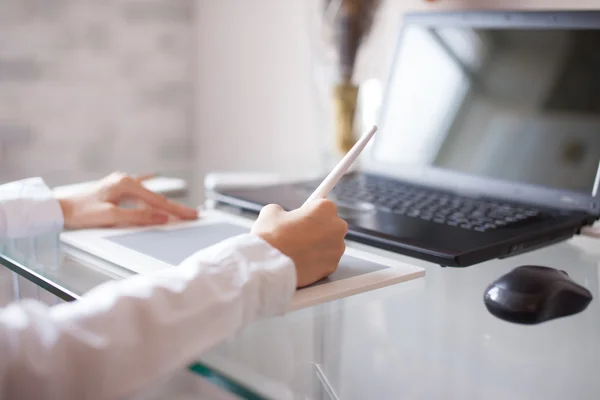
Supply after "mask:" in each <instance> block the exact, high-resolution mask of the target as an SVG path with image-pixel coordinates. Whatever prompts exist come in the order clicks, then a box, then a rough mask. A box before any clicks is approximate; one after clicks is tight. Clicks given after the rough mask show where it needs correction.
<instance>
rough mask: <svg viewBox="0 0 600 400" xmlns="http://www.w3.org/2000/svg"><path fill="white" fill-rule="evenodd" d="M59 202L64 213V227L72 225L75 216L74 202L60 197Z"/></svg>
mask: <svg viewBox="0 0 600 400" xmlns="http://www.w3.org/2000/svg"><path fill="white" fill-rule="evenodd" d="M57 200H58V204H60V209H61V211H62V214H63V221H64V227H65V228H67V229H68V228H70V227H71V220H72V216H73V203H72V202H71V201H70V200H69V199H67V198H58V199H57Z"/></svg>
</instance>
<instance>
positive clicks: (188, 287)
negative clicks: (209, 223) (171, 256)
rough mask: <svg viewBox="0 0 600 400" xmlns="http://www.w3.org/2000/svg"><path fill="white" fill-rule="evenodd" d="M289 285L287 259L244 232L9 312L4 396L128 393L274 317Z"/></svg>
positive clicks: (0, 342) (6, 316) (4, 331)
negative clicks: (158, 266)
mask: <svg viewBox="0 0 600 400" xmlns="http://www.w3.org/2000/svg"><path fill="white" fill-rule="evenodd" d="M295 279H296V278H295V270H294V266H293V263H292V262H291V260H290V259H288V258H287V257H285V256H283V255H282V254H281V253H279V252H278V251H277V250H275V249H274V248H272V247H271V246H269V245H267V244H266V243H265V242H264V241H262V240H261V239H259V238H257V237H254V236H251V235H244V236H241V237H237V238H233V239H230V240H229V241H226V242H223V243H221V244H219V245H216V246H213V247H211V248H209V249H206V250H205V251H202V252H200V253H197V254H196V255H195V256H192V257H190V258H189V259H188V260H186V261H184V263H183V264H182V265H181V266H180V267H175V268H174V269H171V270H168V271H165V272H163V273H161V274H158V275H154V276H152V277H149V276H144V277H142V276H138V277H135V278H133V279H130V280H127V281H120V282H112V283H109V284H106V285H103V286H102V287H99V288H97V289H95V290H93V291H92V292H90V293H89V294H88V295H86V296H84V297H83V298H82V299H80V300H79V301H77V302H74V303H69V304H65V305H61V306H58V307H55V308H54V309H48V308H45V307H43V306H41V305H39V304H37V303H36V304H28V305H24V306H14V307H13V308H11V309H7V310H6V311H4V313H3V314H2V315H1V316H0V321H1V323H2V325H1V327H0V329H2V336H1V337H0V345H2V346H4V347H5V349H6V350H5V351H3V352H2V353H3V354H5V356H3V357H2V361H0V378H2V382H3V387H4V389H5V390H4V393H3V394H4V397H5V398H41V397H43V398H47V399H51V398H57V399H59V398H60V399H67V398H86V399H89V398H102V399H107V398H108V399H112V398H119V397H122V396H125V395H129V394H131V393H133V392H135V391H137V390H139V389H141V388H143V387H144V386H147V385H148V384H150V383H151V382H153V381H154V380H155V379H156V378H157V377H159V376H161V375H163V374H166V373H169V372H171V371H174V370H176V369H177V368H181V367H183V366H184V365H185V364H186V363H189V362H191V361H192V360H194V359H195V358H196V357H197V356H198V355H199V354H200V353H202V352H203V351H205V350H206V349H208V348H210V347H212V346H214V345H215V344H217V343H219V342H220V341H222V340H223V339H225V338H227V337H230V336H232V335H234V334H235V333H236V332H238V331H239V330H240V329H242V328H243V327H245V326H246V325H247V324H248V323H250V322H251V321H253V320H255V319H256V318H258V317H261V316H269V315H276V314H278V313H282V312H283V311H284V310H285V307H286V306H287V304H288V302H289V300H290V298H291V296H292V294H293V292H294V289H295V286H296V281H295ZM17 322H18V323H17ZM2 363H3V366H2V365H1V364H2ZM2 368H4V371H1V369H2ZM2 373H3V375H2Z"/></svg>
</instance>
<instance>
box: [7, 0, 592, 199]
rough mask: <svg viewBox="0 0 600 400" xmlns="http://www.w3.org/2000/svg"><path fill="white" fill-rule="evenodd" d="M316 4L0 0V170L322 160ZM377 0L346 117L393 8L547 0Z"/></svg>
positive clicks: (92, 175) (324, 88)
mask: <svg viewBox="0 0 600 400" xmlns="http://www.w3.org/2000/svg"><path fill="white" fill-rule="evenodd" d="M324 3H331V2H324V1H323V0H290V1H277V0H252V1H239V0H218V1H214V0H213V1H210V0H104V1H93V0H3V1H0V182H5V181H9V180H14V179H19V178H24V177H29V176H43V177H44V178H45V179H46V180H47V182H48V183H49V184H50V185H52V186H54V185H62V184H67V183H74V182H79V181H86V180H90V179H97V178H99V177H102V176H103V175H105V174H108V173H109V172H112V171H114V170H121V171H124V172H127V173H131V174H138V173H148V172H150V173H160V174H162V175H165V176H175V177H181V178H184V179H186V180H188V181H189V182H190V183H191V185H190V189H191V190H192V193H191V195H192V198H193V199H195V201H201V199H202V180H203V178H204V176H205V174H206V173H207V172H209V171H237V170H245V171H260V172H277V173H279V174H283V175H286V176H290V177H294V176H304V175H309V174H319V173H324V172H325V171H327V170H328V168H329V167H330V166H331V164H332V162H334V161H335V157H336V154H335V149H334V144H333V143H334V134H333V131H334V130H335V129H334V126H333V125H332V120H331V115H332V110H331V107H332V103H331V98H330V94H331V93H330V84H331V82H332V80H333V78H332V74H333V73H334V72H333V71H334V68H333V67H332V62H333V61H332V60H333V58H332V57H331V54H330V53H331V52H330V50H331V49H330V48H328V47H327V46H328V43H327V41H328V40H331V35H329V36H328V33H327V32H326V31H325V30H323V26H322V23H321V22H320V19H321V18H322V17H323V4H324ZM377 3H381V4H379V5H378V11H377V14H376V15H375V21H374V23H373V26H372V29H371V31H370V32H369V33H368V35H366V38H365V40H364V43H363V44H362V47H361V49H360V52H359V54H358V58H357V60H356V65H355V67H354V71H353V74H354V75H353V79H355V81H356V82H360V83H361V84H363V85H364V86H363V89H364V90H361V93H360V96H359V99H358V104H357V107H358V111H357V115H358V119H359V121H358V124H357V128H356V129H357V131H360V130H361V128H363V127H366V126H367V125H369V124H370V123H372V122H374V120H375V119H376V117H377V113H378V111H379V104H380V101H381V94H382V82H383V81H384V79H385V78H386V76H387V74H388V68H389V67H390V64H391V61H392V57H393V54H394V47H395V45H396V44H397V41H396V38H397V34H398V29H399V21H400V18H401V13H402V11H406V10H420V9H424V8H436V9H443V8H459V7H473V6H477V7H487V8H498V7H502V8H511V7H516V6H519V7H529V8H538V6H539V7H548V3H552V2H545V3H544V4H542V3H539V2H535V1H528V2H522V1H517V0H510V1H507V2H501V4H497V3H498V2H493V1H484V0H480V1H458V0H454V1H447V2H444V1H438V2H433V3H432V2H426V1H424V0H386V1H381V2H377ZM524 3H527V4H524ZM538 3H539V4H538ZM581 3H584V2H581ZM561 4H562V6H561ZM566 6H567V4H563V3H560V4H559V3H558V2H557V7H558V8H560V7H563V8H564V7H566ZM408 92H410V91H403V92H398V93H408ZM400 100H401V99H400ZM400 100H398V101H400ZM426 111H427V112H430V111H431V110H430V109H429V108H427V110H426ZM398 121H400V119H398ZM402 121H404V120H402ZM404 145H407V144H406V143H404ZM392 147H393V146H392ZM392 147H390V148H392ZM417 153H419V154H421V153H423V154H425V153H426V152H425V150H423V151H422V152H417ZM417 153H415V154H417ZM448 162H450V161H448Z"/></svg>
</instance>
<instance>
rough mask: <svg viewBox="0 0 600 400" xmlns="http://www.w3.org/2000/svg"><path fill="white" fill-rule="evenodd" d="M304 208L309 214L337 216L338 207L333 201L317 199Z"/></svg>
mask: <svg viewBox="0 0 600 400" xmlns="http://www.w3.org/2000/svg"><path fill="white" fill-rule="evenodd" d="M302 208H304V209H306V210H307V211H309V212H316V213H329V214H337V206H336V205H335V203H334V202H333V201H331V200H328V199H315V200H313V201H311V202H309V203H307V204H305V205H304V206H303V207H302Z"/></svg>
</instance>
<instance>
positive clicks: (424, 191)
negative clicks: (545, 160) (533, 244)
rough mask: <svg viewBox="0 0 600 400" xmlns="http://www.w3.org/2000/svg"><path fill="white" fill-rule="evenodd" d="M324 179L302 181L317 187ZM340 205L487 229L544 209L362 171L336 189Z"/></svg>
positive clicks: (304, 187) (334, 194)
mask: <svg viewBox="0 0 600 400" xmlns="http://www.w3.org/2000/svg"><path fill="white" fill-rule="evenodd" d="M319 183H320V182H310V183H308V182H307V183H301V184H299V186H300V187H299V188H301V189H304V190H311V191H312V190H314V189H315V188H316V187H317V185H318V184H319ZM332 195H333V196H330V197H332V199H333V200H334V201H336V202H337V203H339V204H340V205H352V204H357V203H367V204H370V205H372V206H374V207H375V208H376V209H378V210H380V211H385V212H390V213H394V214H399V215H404V216H407V217H411V218H420V219H422V220H425V221H432V222H434V223H438V224H445V225H449V226H454V227H459V228H463V229H469V230H474V231H478V232H486V231H489V230H492V229H496V228H499V227H503V226H508V225H511V224H514V223H516V222H520V221H524V220H527V219H530V218H533V217H536V216H538V215H539V214H540V213H541V211H540V210H537V209H535V208H531V207H526V206H516V205H514V204H508V203H504V202H501V201H493V200H485V199H475V198H470V197H465V196H460V195H456V194H452V193H448V192H443V191H438V190H435V189H429V188H423V187H417V186H412V185H409V184H406V183H401V182H397V181H394V180H391V179H386V178H380V177H374V176H368V175H361V176H356V177H349V178H345V179H343V180H341V181H340V182H339V183H338V184H337V185H336V187H335V188H334V189H333V191H332Z"/></svg>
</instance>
